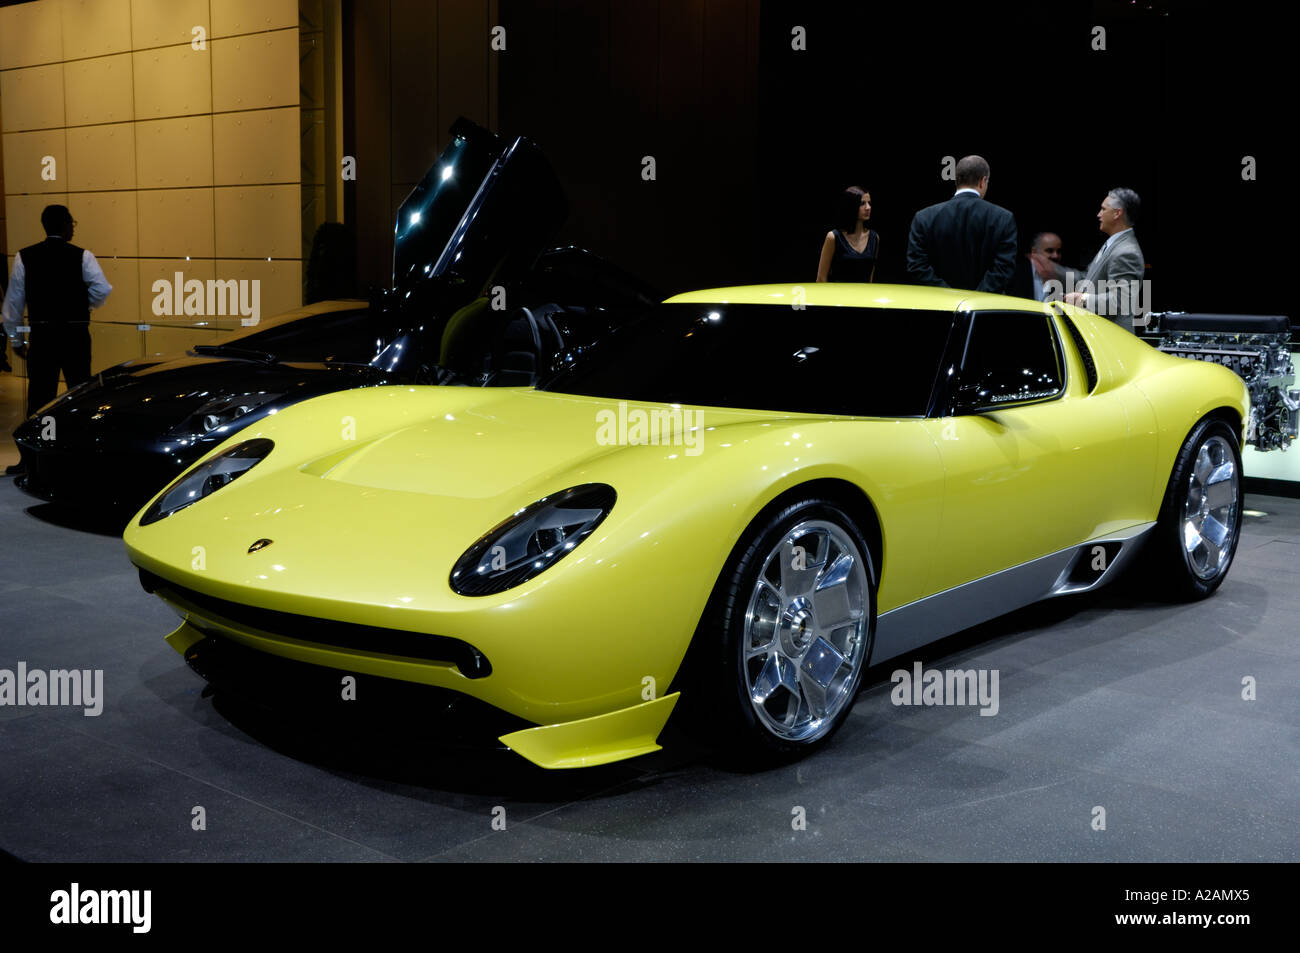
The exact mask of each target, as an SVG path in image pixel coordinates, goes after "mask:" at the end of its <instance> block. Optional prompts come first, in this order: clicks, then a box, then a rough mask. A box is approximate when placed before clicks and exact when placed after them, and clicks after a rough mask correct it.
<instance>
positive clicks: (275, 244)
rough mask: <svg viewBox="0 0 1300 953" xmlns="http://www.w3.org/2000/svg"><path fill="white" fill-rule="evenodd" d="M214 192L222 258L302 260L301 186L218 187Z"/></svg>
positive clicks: (218, 246)
mask: <svg viewBox="0 0 1300 953" xmlns="http://www.w3.org/2000/svg"><path fill="white" fill-rule="evenodd" d="M214 191H215V192H216V203H215V204H216V224H217V245H216V249H217V256H218V257H222V258H301V256H302V235H301V232H302V209H301V208H300V207H299V202H300V192H299V189H298V186H296V185H260V186H254V187H252V188H247V189H232V188H220V187H218V188H217V189H215V190H214Z"/></svg>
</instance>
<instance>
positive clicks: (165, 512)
mask: <svg viewBox="0 0 1300 953" xmlns="http://www.w3.org/2000/svg"><path fill="white" fill-rule="evenodd" d="M274 446H275V444H273V443H272V442H271V441H270V440H267V439H266V438H265V437H258V438H257V439H255V440H245V441H244V442H243V443H241V444H238V445H237V446H234V447H231V448H230V449H229V450H227V451H225V452H224V453H219V454H217V455H216V456H215V457H213V458H212V459H210V460H205V461H203V462H202V463H200V464H199V465H198V466H197V467H195V468H194V469H193V470H191V471H190V472H189V473H186V474H184V475H183V476H182V477H181V478H180V479H179V480H177V481H176V482H175V483H173V484H172V485H171V486H169V487H168V488H167V489H166V490H164V491H163V493H162V496H160V497H158V499H157V500H155V501H154V504H153V506H151V507H149V509H148V510H146V511H145V514H144V516H142V517H140V525H141V526H148V525H149V524H150V523H156V522H158V520H160V519H162V518H163V517H164V516H171V515H172V514H173V513H175V512H176V511H177V510H183V509H185V507H187V506H189V505H190V504H191V503H197V502H198V501H199V500H201V499H203V498H204V497H205V496H208V495H209V494H212V493H215V492H216V491H217V490H219V489H221V488H222V487H223V486H225V485H226V484H227V483H229V482H231V481H232V480H235V479H238V478H239V477H241V476H243V475H244V474H245V473H247V472H248V471H249V470H251V469H253V467H254V466H256V465H257V464H258V463H260V462H261V461H262V460H263V459H264V458H265V457H266V455H267V454H268V453H270V452H271V448H272V447H274Z"/></svg>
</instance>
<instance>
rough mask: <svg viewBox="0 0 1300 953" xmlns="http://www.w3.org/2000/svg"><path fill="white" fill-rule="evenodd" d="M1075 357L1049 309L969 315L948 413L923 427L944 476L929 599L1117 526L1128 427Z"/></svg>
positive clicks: (1126, 493)
mask: <svg viewBox="0 0 1300 953" xmlns="http://www.w3.org/2000/svg"><path fill="white" fill-rule="evenodd" d="M1074 347H1075V346H1074V344H1073V343H1072V342H1071V343H1070V344H1069V345H1068V348H1067V345H1066V342H1065V341H1064V340H1063V337H1062V334H1061V332H1060V328H1059V326H1058V324H1057V319H1055V318H1054V317H1053V316H1052V315H1051V314H1050V313H1049V312H1048V311H1046V309H1044V310H1043V311H982V312H977V313H975V314H972V315H970V316H969V330H968V333H967V337H966V342H965V347H964V349H963V350H962V353H961V356H960V359H959V369H958V371H957V373H956V375H955V378H956V381H955V385H954V386H953V387H952V389H951V391H950V394H951V396H952V402H951V403H950V405H949V407H948V409H949V411H950V415H949V416H944V417H937V418H932V419H931V420H929V421H928V422H927V424H928V426H929V427H930V429H931V433H932V434H933V436H934V438H935V441H936V443H937V445H938V447H939V450H940V454H941V456H942V458H943V466H944V473H945V483H944V502H943V516H942V525H941V528H940V534H939V535H940V545H939V547H938V553H939V557H938V558H937V559H936V563H935V566H934V573H933V575H932V576H931V582H930V586H929V587H928V588H930V590H931V591H932V592H940V591H943V590H944V589H949V588H951V587H953V586H957V585H961V584H962V583H966V582H970V581H971V580H974V579H978V578H980V577H983V576H987V575H989V574H991V573H995V572H998V571H1000V570H1003V569H1007V568H1010V567H1012V566H1016V565H1019V564H1021V563H1024V562H1027V561H1029V560H1032V559H1036V558H1038V557H1040V556H1045V555H1048V554H1049V553H1053V552H1057V551H1059V550H1061V549H1065V548H1067V547H1069V546H1072V545H1075V544H1077V543H1080V542H1083V541H1085V540H1087V539H1090V538H1093V537H1096V536H1098V535H1101V534H1103V533H1106V532H1108V531H1110V530H1112V529H1115V528H1117V519H1116V517H1117V514H1119V513H1120V512H1121V511H1122V510H1123V508H1124V504H1123V501H1124V500H1126V499H1127V498H1129V497H1131V496H1132V482H1131V481H1132V480H1134V479H1135V478H1136V474H1135V473H1134V467H1135V466H1137V464H1136V463H1135V462H1134V461H1132V460H1131V459H1126V452H1125V445H1126V443H1127V442H1128V436H1129V424H1128V418H1127V415H1126V413H1125V411H1124V407H1123V404H1122V402H1121V401H1120V400H1118V399H1114V398H1113V397H1109V396H1101V397H1099V398H1098V397H1094V396H1091V395H1090V390H1091V387H1092V382H1091V381H1090V380H1089V379H1088V375H1086V374H1085V373H1084V370H1083V368H1084V365H1083V362H1082V360H1081V359H1080V357H1079V354H1078V352H1077V351H1075V350H1073V348H1074ZM1118 522H1123V521H1122V520H1119V521H1118Z"/></svg>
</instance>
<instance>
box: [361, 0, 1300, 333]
mask: <svg viewBox="0 0 1300 953" xmlns="http://www.w3.org/2000/svg"><path fill="white" fill-rule="evenodd" d="M353 6H354V9H353V10H352V12H351V14H350V18H351V21H352V25H353V41H352V43H351V44H350V46H349V53H350V54H351V55H352V57H353V60H352V62H351V64H350V65H349V67H348V68H349V70H350V71H351V75H352V76H353V79H352V86H353V88H355V90H356V100H357V101H356V102H355V103H354V108H353V110H352V113H353V115H354V116H355V119H354V120H351V121H350V122H349V127H350V130H349V132H348V133H346V134H345V135H348V136H350V137H351V148H354V149H356V150H357V151H356V152H355V153H354V154H357V155H358V158H359V170H362V171H364V170H365V169H366V168H367V167H366V164H365V157H366V156H367V154H369V155H371V156H372V157H373V156H376V155H378V154H380V153H382V163H381V164H380V170H381V173H383V174H382V175H381V176H380V177H379V179H378V180H376V178H374V177H373V176H372V177H371V179H370V180H369V181H366V179H365V176H364V175H362V176H359V180H358V183H357V184H356V188H357V190H358V191H357V193H356V195H357V199H356V200H355V205H354V211H355V219H354V220H355V221H356V222H357V223H358V230H359V234H360V241H359V254H360V257H361V268H362V277H363V279H364V280H371V281H377V282H379V281H383V280H384V279H385V278H386V276H387V268H388V266H389V263H390V262H391V230H392V214H393V211H394V210H395V208H396V206H397V204H398V203H399V202H400V201H401V198H402V196H403V195H404V194H405V192H406V191H407V190H408V189H409V187H410V185H411V184H413V183H414V181H416V180H417V179H418V177H419V175H420V174H421V173H422V172H423V170H424V169H425V168H426V167H427V166H428V165H429V164H430V162H431V161H432V159H433V157H434V156H435V155H436V154H437V152H438V150H439V149H440V148H441V146H442V145H443V144H445V141H446V129H447V127H448V126H449V125H450V122H451V120H452V119H453V118H454V117H455V115H456V114H460V113H463V114H465V115H467V116H469V117H470V118H471V119H474V120H476V121H478V122H482V123H484V124H488V125H493V126H495V128H497V129H498V130H499V131H500V132H501V133H503V134H505V135H516V134H523V135H527V136H530V137H532V138H533V139H535V140H537V141H538V142H539V143H540V144H541V145H542V147H543V149H544V150H545V151H546V153H547V154H548V156H549V157H550V158H551V160H552V163H553V164H554V166H555V167H556V170H557V172H558V173H559V175H560V177H561V180H562V181H563V182H564V184H565V187H566V190H567V191H568V194H569V198H570V202H571V205H572V210H571V214H570V218H569V221H568V223H567V225H566V226H565V228H564V230H563V232H562V234H561V235H560V236H559V239H558V240H559V241H562V242H573V243H576V244H580V245H584V246H587V247H589V248H591V249H592V250H593V251H596V252H598V253H600V254H603V255H605V256H606V257H608V258H610V259H612V260H613V261H615V262H617V263H618V264H621V265H622V266H624V267H626V268H628V269H629V270H631V271H634V272H636V273H638V274H640V275H641V276H642V277H644V278H646V279H647V280H649V281H651V282H653V283H655V284H657V285H658V286H660V287H661V288H662V290H663V291H664V292H665V293H672V292H676V291H680V290H685V289H688V288H695V287H707V286H711V285H724V284H733V283H748V282H765V281H782V282H784V281H811V280H813V278H814V277H815V274H816V266H817V256H818V253H819V251H820V247H821V241H822V239H823V237H824V236H825V233H826V230H827V229H828V227H829V212H830V209H831V204H832V201H833V199H834V198H835V196H836V194H837V193H838V192H839V191H840V190H841V189H843V188H844V187H845V186H846V185H849V184H858V185H861V186H863V187H864V188H867V189H868V190H869V191H870V192H871V193H872V199H873V205H874V211H873V217H872V225H873V227H875V228H876V229H878V230H879V232H880V234H881V236H882V247H881V256H882V260H881V263H880V268H879V269H878V271H877V280H881V281H889V280H906V270H905V261H904V254H905V249H906V240H907V229H908V225H909V223H910V221H911V217H912V215H913V213H914V212H915V211H916V210H917V209H919V208H921V207H923V206H925V205H928V204H931V203H933V202H938V201H943V200H945V199H946V198H948V197H949V196H950V195H951V194H952V190H953V185H952V183H951V182H945V181H943V180H942V179H941V178H940V169H941V163H942V160H943V157H944V156H953V157H954V158H959V157H961V156H963V155H966V154H968V153H978V154H980V155H983V156H984V157H985V158H987V159H988V160H989V162H990V164H991V166H992V177H991V185H990V189H989V194H988V198H989V200H990V201H992V202H995V203H997V204H999V205H1002V206H1004V207H1006V208H1008V209H1010V210H1011V211H1012V212H1013V213H1015V215H1016V219H1017V222H1018V225H1019V229H1020V234H1021V244H1022V246H1024V247H1027V245H1028V242H1029V241H1030V239H1031V238H1032V236H1033V234H1034V233H1035V232H1037V231H1039V230H1041V229H1051V230H1053V231H1056V232H1058V233H1059V234H1060V235H1061V236H1062V239H1063V240H1064V245H1065V258H1066V261H1067V263H1068V264H1075V265H1079V266H1082V265H1085V264H1086V263H1087V261H1088V260H1089V259H1090V258H1091V256H1092V254H1093V253H1094V252H1095V251H1096V249H1097V248H1098V247H1099V246H1100V244H1101V241H1102V239H1103V238H1104V236H1102V235H1101V233H1100V232H1099V231H1098V230H1097V222H1096V213H1097V209H1098V207H1099V205H1100V203H1101V200H1102V198H1103V197H1104V196H1105V194H1106V192H1107V191H1108V190H1109V189H1111V188H1113V187H1115V186H1119V185H1124V186H1128V187H1129V188H1133V189H1135V190H1137V192H1138V193H1139V194H1140V195H1141V197H1142V201H1143V208H1142V212H1141V218H1140V220H1139V223H1138V226H1137V233H1138V237H1139V240H1140V242H1141V244H1142V248H1143V251H1144V253H1145V255H1146V258H1147V262H1148V264H1149V265H1150V268H1149V270H1148V277H1150V278H1151V280H1152V286H1153V305H1154V307H1156V308H1157V309H1172V310H1202V311H1244V312H1254V313H1288V312H1289V296H1284V283H1285V281H1286V279H1287V278H1288V277H1289V271H1288V269H1289V266H1290V263H1291V260H1292V259H1293V258H1294V255H1293V254H1292V245H1293V240H1292V238H1291V235H1290V232H1289V230H1284V228H1283V221H1284V218H1285V215H1286V214H1287V212H1288V211H1289V209H1290V199H1291V194H1292V193H1291V186H1290V182H1289V181H1288V179H1289V177H1290V176H1289V173H1290V169H1289V167H1287V166H1286V165H1284V156H1283V154H1282V151H1281V142H1282V139H1283V132H1282V128H1283V126H1284V124H1290V123H1291V122H1292V121H1293V120H1292V118H1291V113H1292V110H1293V107H1292V96H1293V91H1294V88H1295V83H1294V82H1292V81H1291V80H1290V79H1289V64H1290V62H1291V60H1292V59H1293V58H1294V54H1292V53H1291V52H1290V51H1288V50H1287V49H1286V48H1285V47H1286V44H1287V43H1288V42H1289V40H1288V38H1289V36H1290V33H1289V32H1288V29H1287V28H1286V26H1285V25H1284V23H1283V21H1282V20H1281V19H1279V17H1280V14H1279V13H1278V12H1276V10H1277V9H1280V10H1285V7H1281V8H1276V9H1275V8H1274V7H1272V6H1267V7H1257V6H1255V5H1250V4H1246V5H1236V6H1220V5H1212V4H1210V3H1207V2H1181V3H1179V2H1170V0H1158V2H1150V3H1145V2H1138V3H1128V2H1110V0H1107V2H1056V3H1044V2H1039V3H1028V2H1015V3H1003V4H997V5H996V6H993V7H989V6H988V5H983V6H979V5H973V4H972V5H969V6H967V7H964V8H963V7H955V6H948V5H935V4H922V3H914V4H911V5H906V6H903V5H886V4H877V3H853V4H831V3H812V2H789V0H762V2H760V0H638V2H625V0H600V2H594V0H500V2H499V3H498V4H497V5H496V7H495V9H491V8H490V5H484V4H482V3H478V2H467V0H466V2H462V0H438V2H436V3H416V2H414V0H380V2H376V3H373V4H372V3H366V4H355V5H353ZM435 14H436V15H435ZM494 22H500V23H501V24H502V25H504V26H505V27H506V29H507V50H506V51H505V52H503V53H491V52H489V51H488V49H487V45H486V43H484V42H482V37H484V36H485V35H486V34H487V32H488V30H489V29H490V26H491V24H492V23H494ZM796 25H798V26H803V27H805V28H806V30H807V50H806V51H794V50H792V49H791V45H790V40H791V29H792V28H793V27H794V26H796ZM1094 26H1102V27H1104V28H1105V29H1106V46H1107V48H1106V50H1104V51H1094V50H1092V49H1091V41H1092V28H1093V27H1094ZM1284 74H1286V75H1284ZM346 144H347V143H346V142H345V145H346ZM646 155H651V156H654V157H655V160H656V164H657V179H656V180H655V181H653V182H646V181H643V180H642V178H641V159H642V157H643V156H646ZM1246 155H1251V156H1254V157H1255V159H1256V162H1257V176H1258V178H1257V180H1256V181H1253V182H1245V181H1243V180H1242V178H1241V169H1242V165H1241V163H1242V157H1243V156H1246ZM371 168H372V169H373V168H374V167H373V166H371ZM385 170H386V171H385ZM385 201H386V202H387V203H388V204H387V207H385V206H384V202H385ZM527 216H528V209H527V208H526V207H524V208H521V209H520V223H521V227H524V226H526V221H527Z"/></svg>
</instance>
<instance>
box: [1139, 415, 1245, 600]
mask: <svg viewBox="0 0 1300 953" xmlns="http://www.w3.org/2000/svg"><path fill="white" fill-rule="evenodd" d="M1241 511H1242V491H1241V453H1240V451H1239V450H1238V449H1237V435H1236V433H1234V432H1233V429H1232V427H1231V426H1229V425H1228V424H1227V423H1226V422H1225V421H1223V420H1219V419H1209V420H1202V421H1201V422H1200V423H1198V424H1197V425H1196V426H1195V427H1194V428H1192V432H1191V433H1190V434H1189V435H1188V437H1187V440H1186V441H1185V442H1184V444H1183V447H1182V449H1181V450H1180V451H1179V454H1178V457H1177V459H1176V460H1175V461H1174V468H1173V472H1172V474H1171V475H1170V477H1169V486H1168V488H1167V489H1166V491H1165V499H1164V504H1163V505H1162V506H1161V509H1160V520H1159V522H1158V524H1157V526H1156V538H1155V540H1154V545H1155V547H1156V553H1155V555H1156V560H1157V569H1158V570H1159V572H1160V575H1161V576H1162V577H1163V581H1164V584H1165V589H1166V591H1167V592H1168V594H1169V595H1171V596H1173V597H1174V598H1178V599H1184V600H1193V599H1203V598H1205V597H1206V596H1208V595H1209V594H1210V593H1212V592H1214V590H1215V589H1217V588H1219V585H1220V584H1221V583H1222V582H1223V579H1224V577H1225V576H1227V574H1228V568H1229V567H1230V566H1231V565H1232V557H1233V555H1234V554H1235V553H1236V551H1237V538H1238V536H1239V535H1240V533H1241Z"/></svg>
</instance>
